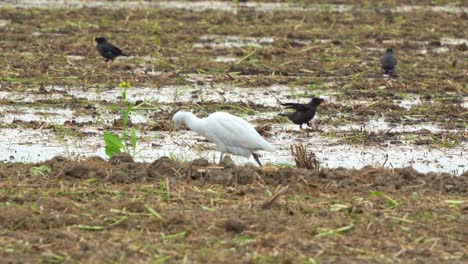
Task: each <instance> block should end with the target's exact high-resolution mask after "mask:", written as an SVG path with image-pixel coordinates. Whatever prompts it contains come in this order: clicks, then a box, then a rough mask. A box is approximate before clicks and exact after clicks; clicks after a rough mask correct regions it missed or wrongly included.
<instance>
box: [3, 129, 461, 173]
mask: <svg viewBox="0 0 468 264" xmlns="http://www.w3.org/2000/svg"><path fill="white" fill-rule="evenodd" d="M138 135H139V142H138V144H139V146H138V155H137V158H136V160H137V161H147V162H151V161H153V160H155V159H157V158H159V157H161V156H170V157H172V158H177V159H181V160H192V159H195V158H198V157H205V158H207V159H209V160H211V161H213V162H217V161H218V159H219V152H218V151H216V150H215V146H214V144H211V143H206V142H204V140H203V138H202V137H200V136H198V135H196V134H195V133H194V132H191V131H176V132H174V133H173V134H172V135H170V136H169V135H168V134H167V133H164V132H139V133H138ZM12 138H13V140H11V139H12ZM268 140H269V141H270V142H271V143H273V144H274V145H275V147H276V149H277V151H276V152H275V153H262V156H261V161H262V162H264V163H268V162H270V163H272V164H291V165H292V164H294V161H293V158H292V157H291V156H290V149H289V146H291V145H292V144H296V143H298V142H302V143H303V144H305V145H306V146H307V148H308V149H309V150H314V153H315V154H316V155H317V158H318V159H319V160H320V161H321V164H322V166H324V167H329V168H337V167H345V168H361V167H364V166H367V165H374V166H381V165H385V167H390V168H391V167H393V168H397V167H405V166H413V167H414V168H415V169H416V170H418V171H420V172H429V171H438V172H449V173H453V174H457V175H459V174H462V173H463V172H464V171H465V170H466V167H464V166H466V164H468V162H467V161H468V160H467V159H466V158H465V156H464V155H465V154H466V153H464V152H466V149H468V145H467V144H466V143H463V144H462V145H461V146H459V147H457V148H453V149H448V150H437V149H428V148H425V147H421V146H390V147H383V148H381V147H369V146H362V147H359V146H350V145H346V144H340V145H335V144H331V145H330V144H329V141H330V140H329V139H327V138H325V137H320V136H317V135H315V134H314V135H313V136H310V137H309V136H300V135H293V136H291V135H290V134H286V133H279V134H278V135H277V136H276V137H275V138H270V139H268ZM0 148H1V149H2V150H3V151H2V152H0V160H1V161H14V162H39V161H43V160H47V159H50V158H52V157H54V156H57V155H62V156H66V157H69V158H79V157H85V156H93V155H98V156H101V157H103V158H105V153H104V146H103V140H102V136H101V135H100V134H99V133H97V134H95V135H93V136H89V137H86V138H84V139H76V138H75V139H73V138H68V137H67V136H62V137H58V136H57V135H55V134H54V133H52V132H50V131H48V130H20V129H0ZM233 160H234V161H235V162H236V163H238V164H243V163H247V162H251V163H254V160H253V159H252V158H251V159H246V158H243V157H237V156H234V157H233Z"/></svg>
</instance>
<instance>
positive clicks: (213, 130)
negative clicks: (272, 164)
mask: <svg viewBox="0 0 468 264" xmlns="http://www.w3.org/2000/svg"><path fill="white" fill-rule="evenodd" d="M172 121H174V129H177V128H178V127H180V126H181V125H186V126H187V127H188V128H189V129H190V130H192V131H195V132H197V133H198V134H200V135H202V136H203V137H205V138H206V139H208V140H209V141H211V142H213V143H215V144H216V146H217V147H218V150H219V151H221V157H220V159H219V162H220V163H221V161H222V159H223V156H224V153H231V154H234V155H238V156H243V157H246V158H250V156H251V155H252V156H253V157H254V159H255V161H257V163H258V165H260V166H262V164H261V163H260V160H259V159H258V155H257V154H256V153H254V152H255V151H257V150H265V151H269V152H273V151H275V148H274V147H273V146H272V145H271V144H270V143H268V142H267V141H266V140H265V139H263V137H262V136H260V134H258V132H257V131H256V130H255V128H254V127H253V126H252V125H251V124H249V123H248V122H247V121H245V120H244V119H242V118H240V117H237V116H234V115H231V114H229V113H225V112H216V113H212V114H211V115H209V116H208V117H206V118H198V117H196V116H195V115H194V114H193V113H191V112H184V111H179V112H177V113H175V115H174V117H173V118H172Z"/></svg>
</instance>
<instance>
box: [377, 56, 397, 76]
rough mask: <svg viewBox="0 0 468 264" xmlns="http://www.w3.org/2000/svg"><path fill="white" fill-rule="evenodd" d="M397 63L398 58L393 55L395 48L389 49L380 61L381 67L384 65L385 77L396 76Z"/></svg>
mask: <svg viewBox="0 0 468 264" xmlns="http://www.w3.org/2000/svg"><path fill="white" fill-rule="evenodd" d="M396 65H397V59H396V58H395V56H393V50H392V49H387V52H385V55H384V56H383V57H382V60H381V61H380V67H382V70H383V75H384V77H387V76H395V66H396Z"/></svg>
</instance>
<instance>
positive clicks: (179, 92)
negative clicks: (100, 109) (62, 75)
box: [0, 76, 325, 107]
mask: <svg viewBox="0 0 468 264" xmlns="http://www.w3.org/2000/svg"><path fill="white" fill-rule="evenodd" d="M187 78H191V79H193V82H196V81H197V80H199V79H198V78H196V77H193V76H191V77H190V76H188V77H187ZM207 78H208V79H207ZM209 78H210V77H209V76H207V77H206V78H204V79H203V80H204V81H209ZM324 85H325V84H324ZM46 89H47V90H49V91H50V92H49V93H50V95H52V94H54V91H55V92H59V93H66V94H68V95H69V96H73V97H75V98H79V99H87V100H90V101H106V102H114V103H115V102H119V101H120V99H119V97H120V95H121V92H122V91H121V89H119V88H115V89H109V90H103V89H102V88H88V89H87V90H83V89H81V88H69V87H60V86H55V87H47V88H46ZM305 93H308V92H307V91H305V90H304V87H291V86H286V85H272V86H269V87H260V88H252V87H249V88H242V87H237V86H231V85H225V84H223V85H217V84H206V85H197V84H194V85H192V86H182V85H181V86H163V87H160V88H152V87H132V88H130V89H128V91H127V96H128V100H129V101H130V102H136V101H140V100H143V101H145V100H146V101H149V102H157V103H164V104H167V103H173V102H182V103H183V102H192V101H195V102H199V101H205V102H207V101H210V102H245V103H248V102H255V103H256V104H261V105H264V106H274V107H276V106H278V101H277V99H278V100H281V101H288V100H294V99H288V98H290V97H291V95H294V94H295V95H297V96H299V95H304V94H305ZM259 94H261V95H265V96H262V97H259V96H258V95H259ZM10 96H13V97H15V96H19V95H16V94H14V93H8V92H4V93H3V99H6V98H10ZM0 99H2V97H1V94H0Z"/></svg>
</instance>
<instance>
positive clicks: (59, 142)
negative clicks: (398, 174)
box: [0, 74, 468, 174]
mask: <svg viewBox="0 0 468 264" xmlns="http://www.w3.org/2000/svg"><path fill="white" fill-rule="evenodd" d="M186 78H187V79H190V80H193V81H194V82H195V83H196V82H197V81H198V80H205V81H206V80H210V78H212V76H210V75H195V74H192V75H186ZM332 86H333V84H332V83H323V84H321V87H332ZM45 89H46V90H47V93H46V94H43V93H41V94H35V93H34V92H33V91H26V92H6V91H3V92H0V99H3V100H13V101H16V100H18V101H23V102H36V101H38V100H39V99H43V100H46V99H47V100H61V99H63V98H67V99H70V98H80V99H86V100H89V101H90V102H92V103H93V104H95V105H97V109H98V111H97V113H93V115H95V116H92V115H91V114H89V113H88V114H87V113H79V112H76V111H75V110H74V109H67V108H65V109H58V108H54V107H34V108H33V107H29V106H28V105H20V106H13V105H6V106H1V107H0V112H1V113H2V115H1V116H0V122H1V123H2V124H3V125H5V126H12V125H9V124H11V123H12V122H13V121H14V120H20V121H24V122H30V121H39V122H41V121H42V122H46V123H51V124H63V123H64V122H66V121H72V120H75V122H77V123H86V122H90V124H87V125H85V126H84V127H73V129H74V130H76V131H81V132H84V133H82V134H85V135H86V136H85V137H83V138H77V137H73V136H70V135H63V134H64V132H63V131H62V132H61V131H57V132H55V133H54V132H52V131H51V130H48V129H37V130H33V129H19V128H1V129H0V149H2V151H0V160H2V161H15V162H18V161H20V162H38V161H43V160H47V159H50V158H52V157H54V156H56V155H64V156H67V157H70V158H76V157H84V156H91V155H99V156H101V157H105V153H104V146H103V140H102V131H101V129H102V127H103V126H102V124H107V123H109V122H113V120H114V119H116V118H118V117H119V116H118V113H115V112H114V111H112V110H111V109H109V108H106V107H104V106H108V105H109V104H111V103H116V102H119V101H120V99H119V96H120V95H121V89H120V88H114V89H108V90H103V89H102V88H99V89H97V88H89V89H87V90H84V89H82V88H79V87H78V88H71V87H62V86H48V87H45ZM313 93H320V95H321V97H324V98H326V99H327V100H329V101H332V102H333V101H334V100H335V99H334V98H335V97H334V91H333V90H332V89H325V90H314V92H310V91H308V90H307V89H304V87H302V86H297V87H291V86H287V85H272V86H269V87H257V88H251V87H250V88H242V87H236V86H233V85H217V84H212V83H211V84H206V85H197V84H194V85H188V86H163V87H161V88H152V87H132V88H130V89H129V90H128V92H127V95H128V98H129V100H130V101H131V102H135V101H137V100H143V101H148V102H150V103H154V102H156V103H159V104H161V105H162V107H165V105H163V104H173V103H174V102H179V103H184V102H192V101H193V102H195V103H196V102H201V101H205V102H207V101H210V102H218V103H223V102H230V103H235V102H243V103H246V104H252V103H255V104H259V105H263V106H269V107H274V108H275V109H277V110H274V111H269V112H261V113H257V114H255V115H249V116H244V117H243V118H245V119H246V120H248V121H250V122H254V123H255V121H256V119H269V118H273V117H275V116H276V115H277V114H278V113H279V112H281V111H282V109H281V107H280V106H279V103H278V101H281V102H307V101H308V100H309V99H308V98H304V97H303V96H304V94H313ZM467 99H468V97H465V98H464V104H465V103H466V102H467V101H468V100H467ZM334 103H336V102H334ZM353 103H358V104H369V102H368V101H363V102H356V101H353ZM395 103H396V104H398V105H400V106H402V107H405V108H407V109H410V108H411V107H413V106H415V105H418V104H420V103H421V99H420V97H418V96H417V95H415V96H414V97H409V98H405V99H403V100H396V101H395ZM77 111H78V110H77ZM153 115H154V111H145V112H136V113H135V114H134V115H132V116H131V119H132V122H133V123H136V124H137V123H151V122H152V120H151V118H150V116H153ZM316 118H317V119H319V120H320V119H323V118H324V117H321V116H320V113H318V114H317V117H316ZM272 127H273V128H272V131H271V132H270V133H271V135H273V136H272V137H270V138H269V139H268V140H269V141H270V142H272V143H273V144H274V145H275V146H276V147H277V149H278V151H277V152H276V153H265V154H264V155H263V157H262V158H261V160H262V161H263V162H265V163H266V162H271V163H274V164H293V163H294V161H293V158H292V157H291V156H290V150H289V147H290V146H291V145H292V144H296V143H298V142H303V143H304V144H307V146H308V147H309V148H310V149H313V150H314V152H315V153H316V155H317V157H318V158H319V160H321V161H322V164H323V166H325V167H330V168H335V167H340V166H343V167H347V168H352V167H355V168H360V167H363V166H366V165H382V164H384V161H385V160H387V161H386V162H385V166H387V167H392V166H393V167H404V166H413V167H414V168H415V169H417V170H419V171H421V172H428V171H438V172H442V171H443V172H450V173H455V174H461V173H463V172H464V171H465V170H466V168H465V167H463V166H465V164H468V162H467V159H466V158H464V156H463V154H466V153H464V152H466V150H467V149H468V145H467V143H466V142H462V143H461V144H460V145H459V146H457V147H455V148H451V149H443V150H440V149H439V150H438V149H431V148H429V147H427V146H416V145H405V144H404V142H405V140H402V142H403V144H402V145H397V146H395V145H392V144H388V145H390V147H376V146H354V145H347V144H336V143H337V140H338V139H335V140H333V139H330V138H327V137H325V136H320V133H311V134H310V135H307V136H306V135H302V134H300V133H297V130H298V126H297V125H294V124H291V123H286V124H281V125H273V126H272ZM321 129H323V130H324V131H339V132H343V131H354V130H364V131H367V132H382V131H389V130H390V131H391V132H401V133H412V132H417V131H420V130H428V131H431V132H435V133H437V132H448V133H458V132H462V133H463V130H444V129H443V128H439V127H437V126H435V125H432V124H418V125H402V124H390V123H387V122H385V121H384V118H380V119H376V120H370V121H368V122H365V123H361V124H358V123H353V124H349V125H345V126H331V125H327V124H323V126H321ZM56 133H58V134H56ZM60 133H61V134H60ZM139 137H140V140H139V147H140V148H139V150H140V152H139V154H138V160H140V161H153V160H154V159H157V158H158V157H161V156H172V157H176V158H179V159H185V160H191V159H194V158H197V157H206V158H208V159H209V160H212V161H217V159H218V157H219V153H218V152H217V151H216V150H215V149H214V145H213V144H208V143H206V142H205V141H203V140H202V138H201V137H199V136H197V135H196V134H195V133H193V132H189V131H178V132H175V133H174V134H172V135H171V136H169V135H168V134H167V133H165V132H161V131H141V132H139ZM233 159H234V160H235V161H236V162H238V163H239V164H240V163H245V162H248V161H250V162H254V161H253V159H251V160H247V159H245V158H242V157H234V158H233Z"/></svg>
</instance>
